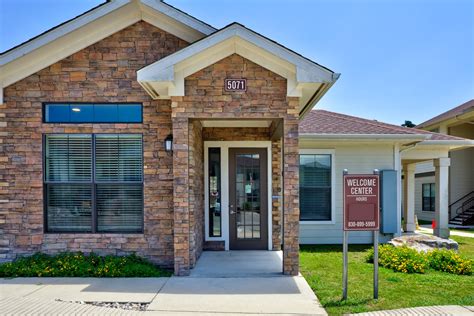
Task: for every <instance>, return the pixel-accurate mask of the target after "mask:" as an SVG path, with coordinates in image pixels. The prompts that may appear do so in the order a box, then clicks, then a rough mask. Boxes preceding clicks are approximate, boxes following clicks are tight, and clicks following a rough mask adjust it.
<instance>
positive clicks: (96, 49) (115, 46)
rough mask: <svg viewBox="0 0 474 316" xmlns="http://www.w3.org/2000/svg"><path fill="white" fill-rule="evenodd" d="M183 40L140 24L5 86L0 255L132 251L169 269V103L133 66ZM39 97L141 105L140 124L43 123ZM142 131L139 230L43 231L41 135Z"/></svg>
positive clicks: (156, 57)
mask: <svg viewBox="0 0 474 316" xmlns="http://www.w3.org/2000/svg"><path fill="white" fill-rule="evenodd" d="M187 45H188V44H187V43H186V42H184V41H182V40H180V39H178V38H177V37H175V36H173V35H171V34H169V33H166V32H164V31H162V30H160V29H157V28H155V27H153V26H151V25H150V24H147V23H145V22H138V23H136V24H134V25H132V26H129V27H127V28H125V29H124V30H122V31H119V32H117V33H115V34H114V35H112V36H109V37H107V38H105V39H103V40H101V41H99V42H97V43H96V44H94V45H92V46H90V47H87V48H85V49H83V50H81V51H79V52H77V53H75V54H74V55H72V56H70V57H67V58H65V59H64V60H62V61H60V62H57V63H55V64H53V65H51V66H50V67H47V68H45V69H43V70H41V71H39V72H37V73H35V74H34V75H31V76H29V77H27V78H25V79H23V80H21V81H19V82H17V83H15V84H13V85H11V86H9V87H7V88H5V90H4V98H5V104H3V105H0V118H1V117H4V121H5V123H2V125H0V126H2V129H1V134H0V161H1V165H0V202H1V203H0V256H1V257H0V258H2V259H13V258H15V257H16V256H17V255H24V254H31V253H33V252H36V251H43V252H47V253H53V252H58V251H65V250H68V251H84V252H90V251H95V252H98V253H101V254H123V253H130V252H137V253H138V254H139V255H142V256H145V257H148V258H150V259H151V260H152V261H153V262H155V263H157V264H160V265H162V266H169V267H171V266H173V262H174V250H173V241H174V240H173V220H174V217H173V171H172V155H170V154H168V153H166V152H165V151H164V150H163V140H164V139H165V137H166V136H167V135H168V134H170V133H171V129H172V126H171V107H170V101H168V100H157V101H154V100H152V99H151V98H150V97H149V96H148V94H146V92H145V91H144V90H143V89H142V88H141V87H140V85H139V84H138V82H137V80H136V71H137V70H138V69H140V68H142V67H144V66H146V65H149V64H151V63H153V62H155V61H157V60H159V59H160V58H163V57H164V56H167V55H169V54H172V53H174V52H176V51H177V50H180V49H182V48H184V47H185V46H187ZM42 102H141V103H143V106H144V108H143V111H144V112H143V124H44V123H42ZM46 133H142V134H143V139H144V166H145V170H144V172H145V178H144V188H145V209H144V225H145V227H144V233H143V234H44V227H43V173H42V161H43V157H42V134H46Z"/></svg>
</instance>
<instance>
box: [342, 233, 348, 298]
mask: <svg viewBox="0 0 474 316" xmlns="http://www.w3.org/2000/svg"><path fill="white" fill-rule="evenodd" d="M348 234H349V232H348V231H344V237H343V241H342V252H343V254H342V261H343V264H342V265H343V268H342V299H343V300H347V277H348V272H349V262H348V261H349V260H348V254H347V253H348V252H349V251H348V248H349V247H348V244H347V243H348V240H347V237H348Z"/></svg>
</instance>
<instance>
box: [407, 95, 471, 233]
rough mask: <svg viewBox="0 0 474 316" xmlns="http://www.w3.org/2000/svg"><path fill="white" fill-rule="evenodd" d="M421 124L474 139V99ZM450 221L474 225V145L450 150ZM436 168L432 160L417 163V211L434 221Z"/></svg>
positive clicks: (437, 130) (428, 219) (421, 215)
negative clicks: (473, 146)
mask: <svg viewBox="0 0 474 316" xmlns="http://www.w3.org/2000/svg"><path fill="white" fill-rule="evenodd" d="M417 128H420V129H423V130H427V131H433V132H438V133H441V134H445V135H452V136H457V137H463V138H467V139H474V100H470V101H468V102H466V103H464V104H461V105H460V106H457V107H455V108H453V109H451V110H449V111H446V112H444V113H442V114H440V115H438V116H435V117H433V118H432V119H429V120H428V121H426V122H423V123H421V124H419V125H417ZM449 157H450V158H451V166H450V168H449V204H450V224H451V225H452V226H453V227H454V226H468V225H474V148H464V149H461V150H456V151H452V152H450V154H449ZM434 180H435V179H434V168H433V164H432V162H431V161H427V162H423V163H420V164H417V166H416V193H415V194H416V214H417V217H418V219H420V220H425V221H432V220H433V219H435V218H434V209H435V206H434V204H433V201H434V198H435V195H436V194H435V191H434V190H433V188H434Z"/></svg>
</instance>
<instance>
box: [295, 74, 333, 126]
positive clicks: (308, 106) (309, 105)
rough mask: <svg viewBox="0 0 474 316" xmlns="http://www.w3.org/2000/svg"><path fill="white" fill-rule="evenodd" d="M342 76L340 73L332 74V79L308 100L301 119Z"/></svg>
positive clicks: (301, 112) (301, 113)
mask: <svg viewBox="0 0 474 316" xmlns="http://www.w3.org/2000/svg"><path fill="white" fill-rule="evenodd" d="M340 76H341V74H340V73H335V72H334V73H333V74H332V81H330V82H328V83H323V84H322V85H321V87H320V89H318V90H316V91H315V93H314V94H313V97H312V98H311V99H310V100H308V102H307V103H306V105H305V106H304V107H303V109H302V110H301V111H300V120H301V119H303V118H304V117H305V115H306V114H307V113H308V112H309V111H311V110H312V109H313V108H314V106H315V105H316V104H317V103H318V102H319V100H321V98H322V97H323V96H324V95H325V94H326V92H328V91H329V89H330V88H331V87H332V86H333V85H334V84H335V83H336V81H337V80H338V79H339V77H340Z"/></svg>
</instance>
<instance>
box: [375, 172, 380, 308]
mask: <svg viewBox="0 0 474 316" xmlns="http://www.w3.org/2000/svg"><path fill="white" fill-rule="evenodd" d="M374 174H375V175H377V176H378V175H379V174H380V172H379V170H378V169H374ZM379 180H380V177H379ZM379 188H380V184H379ZM378 195H379V197H380V192H379V193H378ZM378 204H379V206H380V202H379V203H378ZM378 211H379V212H380V209H379V210H378ZM379 219H380V213H379ZM378 298H379V231H378V230H374V299H375V300H376V299H378Z"/></svg>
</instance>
